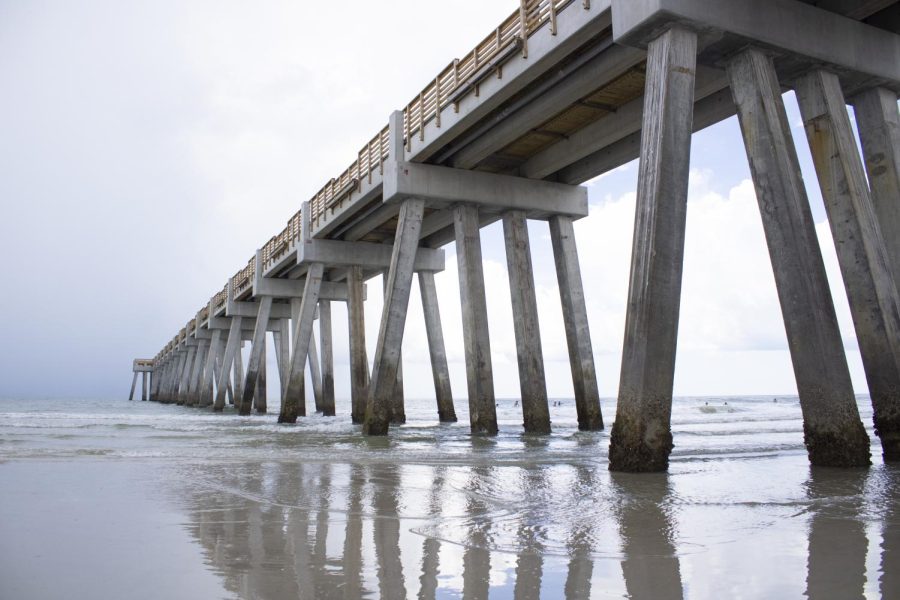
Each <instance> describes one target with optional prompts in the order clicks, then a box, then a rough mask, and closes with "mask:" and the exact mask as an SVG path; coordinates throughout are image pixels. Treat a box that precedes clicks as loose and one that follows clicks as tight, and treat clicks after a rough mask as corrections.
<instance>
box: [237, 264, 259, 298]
mask: <svg viewBox="0 0 900 600" xmlns="http://www.w3.org/2000/svg"><path fill="white" fill-rule="evenodd" d="M255 274H256V256H254V257H253V258H251V259H250V262H248V263H247V266H246V267H244V268H243V269H241V270H240V271H238V272H237V273H235V274H234V277H232V278H231V289H232V291H233V292H234V295H235V297H237V296H238V295H239V294H241V293H242V292H243V291H244V290H246V289H247V288H249V287H250V286H252V285H253V276H254V275H255Z"/></svg>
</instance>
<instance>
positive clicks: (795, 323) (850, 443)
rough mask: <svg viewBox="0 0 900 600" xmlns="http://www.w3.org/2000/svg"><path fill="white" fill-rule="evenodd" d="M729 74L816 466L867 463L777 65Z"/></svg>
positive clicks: (741, 63) (766, 61) (752, 62)
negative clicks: (783, 100) (776, 72)
mask: <svg viewBox="0 0 900 600" xmlns="http://www.w3.org/2000/svg"><path fill="white" fill-rule="evenodd" d="M728 75H729V77H730V79H731V87H732V92H733V93H734V101H735V104H736V105H737V107H738V118H739V121H740V124H741V132H742V133H743V136H744V145H745V146H746V150H747V157H748V159H749V161H750V171H751V174H752V175H753V182H754V185H755V187H756V196H757V200H758V202H759V206H760V213H761V214H762V221H763V228H764V230H765V233H766V241H767V242H768V246H769V255H770V257H771V259H772V267H773V270H774V272H775V285H776V288H777V289H778V298H779V300H780V302H781V311H782V314H783V315H784V324H785V330H786V332H787V337H788V346H789V348H790V351H791V360H792V362H793V366H794V374H795V376H796V378H797V389H798V391H799V394H800V407H801V409H802V411H803V420H804V424H803V430H804V440H805V443H806V448H807V451H808V453H809V459H810V462H811V463H812V464H814V465H822V466H844V467H849V466H863V465H868V464H869V439H868V436H867V435H866V431H865V429H864V428H863V425H862V422H861V421H860V418H859V412H858V410H857V408H856V401H855V398H854V395H853V386H852V385H851V382H850V372H849V369H848V367H847V360H846V357H845V356H844V346H843V342H842V341H841V335H840V331H839V329H838V324H837V317H836V316H835V312H834V305H833V304H832V300H831V291H830V289H829V287H828V280H827V278H826V276H825V266H824V264H823V262H822V254H821V251H820V250H819V244H818V240H817V238H816V232H815V227H814V224H813V220H812V215H811V213H810V208H809V201H808V199H807V197H806V190H805V189H804V187H803V181H802V179H801V178H800V165H799V161H798V159H797V153H796V150H795V149H794V145H793V140H792V139H791V133H790V124H789V123H788V121H787V116H786V114H785V110H784V104H783V102H782V100H781V85H780V84H779V82H778V78H777V76H776V74H775V68H774V66H773V65H772V61H771V58H770V57H768V56H767V55H766V54H764V53H763V52H762V51H761V50H758V49H755V48H749V49H747V50H745V51H743V52H742V53H741V54H739V55H737V56H736V57H734V58H733V59H732V60H731V62H730V63H729V65H728Z"/></svg>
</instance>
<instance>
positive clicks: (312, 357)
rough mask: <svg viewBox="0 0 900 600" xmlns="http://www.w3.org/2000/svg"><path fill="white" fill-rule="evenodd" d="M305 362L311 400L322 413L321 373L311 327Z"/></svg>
mask: <svg viewBox="0 0 900 600" xmlns="http://www.w3.org/2000/svg"><path fill="white" fill-rule="evenodd" d="M307 364H308V365H309V378H310V380H311V381H312V387H313V402H314V403H315V406H316V412H318V413H323V412H324V411H323V410H322V373H321V371H320V369H319V349H318V348H317V347H316V331H315V328H313V330H312V331H310V332H309V352H308V353H307Z"/></svg>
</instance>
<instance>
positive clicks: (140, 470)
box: [0, 400, 900, 599]
mask: <svg viewBox="0 0 900 600" xmlns="http://www.w3.org/2000/svg"><path fill="white" fill-rule="evenodd" d="M729 403H730V405H731V406H734V405H735V404H737V405H738V406H737V407H736V409H735V410H736V411H737V412H738V413H739V414H738V417H739V418H737V417H735V416H734V415H733V414H732V413H731V411H725V410H723V411H722V412H721V413H716V411H712V414H711V412H710V411H709V410H708V409H705V410H701V409H700V406H703V403H702V402H698V403H697V406H696V407H694V406H691V407H689V408H690V409H691V410H690V411H688V412H685V413H684V414H685V415H687V416H686V417H685V418H683V419H678V418H676V419H675V423H676V426H675V436H676V444H678V445H679V446H678V451H679V452H681V454H680V455H679V454H676V457H675V459H674V460H673V463H672V467H671V470H670V473H669V474H665V475H663V474H661V475H637V476H635V475H622V474H610V473H609V472H608V471H607V464H606V460H605V454H606V447H607V446H608V434H607V433H606V432H604V433H599V434H582V433H578V432H577V431H576V430H574V428H568V427H567V426H566V425H565V423H566V421H565V415H557V417H556V421H558V422H560V423H562V425H558V426H557V429H558V432H556V433H554V434H553V436H551V437H550V438H540V437H528V436H523V435H521V434H519V433H515V432H510V433H506V434H502V435H501V436H498V438H472V437H470V436H468V435H467V433H466V432H465V427H464V426H453V427H442V426H438V425H432V424H428V423H425V422H423V423H419V424H418V425H417V424H416V422H415V421H414V422H413V425H412V426H410V427H404V428H402V429H401V430H399V432H398V434H397V435H396V436H394V435H392V437H391V438H389V439H387V440H385V439H379V440H366V439H364V438H361V437H360V436H359V435H358V434H357V433H356V431H355V429H354V428H353V427H352V426H349V425H346V424H341V425H336V424H333V423H332V422H329V421H326V420H324V419H322V418H318V417H314V418H312V419H310V421H311V422H312V423H311V424H310V425H309V426H308V427H307V429H306V430H305V433H306V435H302V433H304V430H303V429H301V428H294V429H293V430H288V431H285V429H286V428H281V429H272V430H269V429H267V427H269V425H267V424H263V423H261V422H260V421H259V420H257V421H255V422H252V423H251V426H250V427H249V429H250V430H248V427H244V428H241V427H238V426H237V425H238V424H237V423H235V421H236V418H235V417H234V415H230V416H229V415H224V416H222V415H219V416H217V417H224V419H223V418H219V419H218V420H215V418H214V419H210V420H208V419H207V416H205V415H204V416H202V418H198V417H197V415H198V413H197V412H196V411H193V412H190V411H189V409H178V408H177V407H159V406H153V405H149V406H148V405H144V407H140V408H139V409H135V410H139V411H142V412H141V415H143V414H146V415H147V417H148V420H147V421H146V423H151V424H150V425H147V424H145V421H144V420H143V416H140V418H138V416H135V415H134V414H132V415H131V416H130V417H129V416H128V415H126V417H121V416H120V415H118V413H111V416H109V417H108V418H107V417H103V418H97V419H95V420H93V421H92V420H90V419H87V420H85V422H81V421H78V420H77V419H75V418H74V417H72V416H71V415H67V416H65V417H62V416H61V417H59V422H58V423H57V422H56V421H53V420H52V419H50V418H48V419H49V421H50V422H49V423H45V424H43V425H42V426H39V427H34V428H31V429H33V431H32V430H31V429H29V428H28V427H25V426H23V427H20V428H19V429H16V430H14V429H13V428H3V429H0V440H2V442H0V456H3V457H4V458H5V459H6V460H5V461H4V462H2V463H0V507H2V510H3V515H4V516H3V518H2V519H0V597H2V598H125V597H127V598H180V597H188V596H190V597H195V598H297V597H300V598H358V597H373V598H377V597H382V598H404V597H406V598H454V597H464V598H488V597H490V598H539V597H540V598H623V597H630V598H654V599H656V598H662V599H665V598H800V597H804V596H808V597H810V598H863V597H865V598H900V468H897V467H896V466H890V467H889V466H885V465H883V464H881V461H880V460H879V458H878V447H877V446H873V458H874V459H875V465H874V466H873V467H872V468H870V469H868V470H830V469H811V468H810V467H809V466H808V464H807V462H806V457H805V454H804V452H803V451H802V446H799V445H798V444H797V442H796V440H794V441H793V442H791V441H790V440H789V439H785V436H787V437H788V438H790V439H793V437H794V436H795V435H799V434H798V433H797V432H795V431H794V428H795V425H796V423H795V421H793V420H789V419H787V420H785V421H784V422H783V423H782V422H781V421H779V420H778V418H777V413H773V412H771V411H772V410H774V409H772V408H771V407H768V406H764V404H763V403H762V402H759V403H758V404H759V406H758V407H757V406H756V405H755V404H753V403H749V402H748V403H747V404H746V405H741V404H740V402H736V401H734V400H730V401H729ZM861 406H862V405H861ZM145 407H146V408H145ZM604 408H605V409H606V407H604ZM120 409H121V408H120V407H119V408H117V409H116V410H120ZM153 409H157V410H158V411H159V412H163V411H171V415H172V416H173V417H174V418H173V420H172V424H171V425H167V426H165V427H160V426H153V425H152V423H153V422H154V421H153ZM694 409H696V410H694ZM0 410H2V406H0ZM685 410H687V409H685ZM180 411H184V412H183V413H182V412H180ZM762 411H769V412H762ZM94 412H95V413H96V412H97V410H95V411H94ZM694 413H696V414H697V415H699V416H696V417H695V416H693V415H694ZM678 414H680V413H676V416H678ZM116 415H118V416H116ZM182 415H185V416H182ZM763 417H764V418H763ZM123 418H126V424H125V425H124V426H123V424H122V422H121V420H122V419H123ZM128 418H130V419H131V420H130V421H128V420H127V419H128ZM188 418H190V419H192V421H190V422H191V423H192V425H191V426H190V427H188V426H186V425H185V421H184V420H183V419H188ZM179 419H182V420H179ZM229 419H230V421H231V422H230V423H226V422H225V420H229ZM38 420H40V419H38ZM24 422H25V421H24V420H23V423H24ZM738 422H743V423H744V424H745V426H746V424H747V423H751V424H753V423H755V424H756V425H753V426H752V427H751V429H752V430H755V431H756V433H755V434H753V433H752V431H750V430H747V431H744V430H735V429H734V427H733V424H734V423H738ZM65 423H69V424H70V425H71V423H75V424H76V425H75V426H73V427H68V428H67V427H66V426H64V425H65ZM778 423H781V424H780V425H779V424H778ZM207 424H211V425H207ZM223 428H224V429H223ZM504 429H507V430H508V429H509V427H508V426H507V427H504ZM782 429H783V430H784V431H782ZM723 432H724V433H723ZM745 437H746V439H749V440H751V441H754V442H768V443H769V445H771V446H772V447H773V449H772V450H770V451H762V450H761V448H762V445H765V444H764V443H763V444H762V445H757V444H754V445H752V446H748V445H746V444H745V443H744V442H743V441H741V440H744V439H745ZM694 438H697V439H696V440H694ZM710 438H712V439H713V440H716V441H711V439H710ZM760 438H762V439H760Z"/></svg>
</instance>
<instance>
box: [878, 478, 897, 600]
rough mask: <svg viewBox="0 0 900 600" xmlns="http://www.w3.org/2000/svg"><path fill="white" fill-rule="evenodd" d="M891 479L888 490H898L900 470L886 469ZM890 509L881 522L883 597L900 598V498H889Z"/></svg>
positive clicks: (885, 512)
mask: <svg viewBox="0 0 900 600" xmlns="http://www.w3.org/2000/svg"><path fill="white" fill-rule="evenodd" d="M885 474H886V476H887V477H888V478H889V479H893V481H889V482H888V484H887V489H889V490H896V489H897V488H898V482H897V480H898V479H900V470H898V469H885ZM886 500H887V503H888V509H887V510H886V511H884V514H883V515H882V522H881V581H880V582H879V583H880V588H881V597H882V598H900V568H898V567H897V565H900V527H898V524H900V498H897V497H896V496H892V497H890V498H887V499H886Z"/></svg>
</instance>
